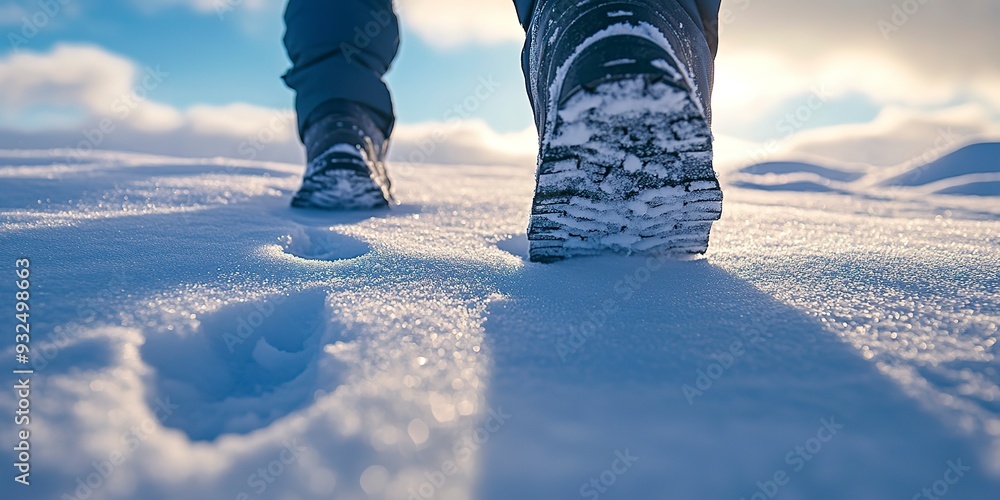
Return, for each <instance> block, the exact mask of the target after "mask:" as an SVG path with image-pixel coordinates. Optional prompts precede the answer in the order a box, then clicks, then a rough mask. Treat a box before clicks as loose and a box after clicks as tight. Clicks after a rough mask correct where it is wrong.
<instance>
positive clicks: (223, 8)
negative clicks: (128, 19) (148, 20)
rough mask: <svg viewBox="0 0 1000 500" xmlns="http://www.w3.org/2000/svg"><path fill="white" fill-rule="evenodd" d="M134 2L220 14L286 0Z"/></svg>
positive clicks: (147, 7)
mask: <svg viewBox="0 0 1000 500" xmlns="http://www.w3.org/2000/svg"><path fill="white" fill-rule="evenodd" d="M132 3H134V4H135V5H136V6H137V7H139V8H140V9H143V10H147V11H152V10H156V9H161V8H164V7H174V6H183V7H188V8H190V9H192V10H194V11H196V12H201V13H206V14H220V13H226V12H230V11H233V10H237V9H247V10H261V9H263V8H264V7H267V6H269V5H275V4H280V3H284V0H133V2H132Z"/></svg>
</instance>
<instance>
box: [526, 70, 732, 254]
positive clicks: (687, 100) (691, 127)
mask: <svg viewBox="0 0 1000 500" xmlns="http://www.w3.org/2000/svg"><path fill="white" fill-rule="evenodd" d="M695 99H696V97H695V96H693V95H692V93H691V92H690V91H689V90H688V89H686V88H683V87H682V86H681V85H678V84H677V82H674V81H670V80H669V79H665V78H661V77H659V76H658V75H638V76H627V77H623V78H616V79H613V80H609V81H608V80H606V81H602V82H599V83H597V84H595V85H591V86H588V87H584V88H582V89H580V90H578V91H576V92H575V93H573V94H572V95H571V96H569V97H568V98H566V99H563V100H562V104H560V105H559V107H558V110H557V113H558V116H557V118H556V120H555V124H554V127H553V129H552V132H551V133H549V134H546V135H545V137H546V139H545V140H544V141H543V144H542V145H541V154H540V159H539V165H538V171H537V187H536V189H535V198H534V201H533V203H532V208H531V218H530V221H529V225H528V240H529V244H530V246H529V253H530V258H531V260H532V261H535V262H554V261H558V260H562V259H565V258H569V257H576V256H586V255H600V254H608V253H621V254H628V255H668V256H675V257H685V256H690V255H699V254H703V253H705V251H707V249H708V240H709V234H710V232H711V228H712V223H713V222H714V221H716V220H718V219H719V218H720V216H721V214H722V190H721V189H720V187H719V182H718V180H717V178H716V175H715V172H714V170H713V169H712V135H711V130H710V127H709V124H708V123H707V121H706V119H705V116H704V113H703V112H702V111H701V109H700V107H699V106H698V105H697V104H695Z"/></svg>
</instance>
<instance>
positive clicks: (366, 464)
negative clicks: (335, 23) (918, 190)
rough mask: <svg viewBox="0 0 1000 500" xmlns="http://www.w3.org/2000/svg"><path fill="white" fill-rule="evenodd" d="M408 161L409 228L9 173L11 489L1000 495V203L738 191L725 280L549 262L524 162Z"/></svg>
mask: <svg viewBox="0 0 1000 500" xmlns="http://www.w3.org/2000/svg"><path fill="white" fill-rule="evenodd" d="M390 169H392V165H390ZM400 170H401V171H398V172H392V171H391V173H393V174H395V175H394V182H395V186H397V187H398V195H399V199H400V200H402V204H401V205H400V206H397V207H394V208H393V209H391V210H387V211H381V212H358V213H323V212H315V211H300V210H292V209H290V208H289V207H288V206H287V205H288V200H289V197H290V195H291V193H292V191H293V190H294V189H295V188H296V187H297V186H298V182H299V176H300V174H301V167H297V166H292V165H284V164H274V163H259V162H241V161H235V160H224V159H204V160H190V159H175V158H166V157H159V156H143V155H136V154H120V153H95V154H94V155H92V156H90V157H88V158H85V159H84V160H82V161H77V162H69V163H68V162H66V152H65V151H53V152H35V151H3V152H0V177H2V178H3V181H2V185H3V187H4V191H3V195H2V196H0V253H2V259H0V262H6V263H7V264H6V265H8V266H9V268H8V271H7V272H8V273H9V275H8V278H9V279H4V280H0V283H2V284H0V295H3V296H5V297H8V298H9V299H8V300H10V302H9V304H10V305H9V306H8V307H11V308H13V299H12V298H11V297H13V293H14V290H15V287H14V280H13V269H14V268H13V265H14V264H13V262H14V259H15V258H22V257H28V258H30V259H31V270H32V274H31V278H32V293H33V295H32V299H31V300H32V302H31V307H32V309H31V320H32V323H33V326H32V332H33V333H34V337H33V341H32V354H33V356H34V360H35V367H36V370H37V373H36V374H35V375H34V378H33V379H32V384H33V390H32V395H31V396H32V407H31V411H32V413H31V415H32V421H31V425H30V429H31V433H32V434H31V435H32V443H31V445H32V451H33V455H32V457H33V462H32V466H33V468H32V476H31V477H32V485H31V486H30V487H23V486H21V485H17V484H15V483H13V482H12V481H10V479H9V478H10V477H11V476H13V471H14V469H13V468H8V469H7V470H8V474H10V476H9V477H8V479H5V481H6V482H5V483H4V486H3V488H2V490H0V496H2V497H3V498H23V499H47V500H48V499H57V498H83V497H85V496H86V497H87V498H92V499H137V498H141V499H144V500H156V499H203V498H204V499H209V498H210V499H232V498H266V499H280V500H284V499H313V498H336V499H354V498H393V499H396V498H399V499H406V500H409V499H413V498H424V497H433V498H446V499H462V498H483V499H504V500H508V499H514V498H526V499H534V498H538V499H564V498H566V499H569V498H625V499H660V498H664V499H667V498H678V499H692V498H732V499H740V498H746V499H751V498H753V499H758V498H769V497H770V495H769V494H768V492H773V490H772V488H775V489H776V498H789V499H794V498H808V499H827V498H829V499H843V498H851V499H885V498H916V497H917V496H918V495H921V494H922V490H923V489H925V488H926V489H928V490H927V491H933V490H932V488H935V487H937V488H939V489H940V488H941V487H945V488H946V489H947V498H963V499H990V498H996V492H997V491H1000V479H998V474H1000V417H998V414H1000V402H998V401H1000V388H998V384H1000V374H998V362H997V358H996V349H997V347H996V345H995V344H996V339H997V335H998V332H997V325H998V323H1000V307H998V298H997V292H996V291H997V289H998V285H1000V277H998V273H997V270H998V269H1000V251H998V249H1000V208H998V207H997V204H996V203H995V202H994V200H996V198H992V197H985V198H984V197H969V196H925V197H920V198H913V197H909V196H903V195H900V196H898V197H895V196H885V197H881V198H876V197H872V196H862V195H841V194H828V193H795V192H785V193H775V192H769V191H761V190H751V189H743V188H738V187H733V186H729V187H728V188H727V189H726V205H725V213H724V216H723V219H722V220H721V221H719V222H718V223H716V226H715V230H714V231H713V236H712V246H711V248H710V250H709V253H708V255H707V258H705V259H701V260H696V261H692V262H661V261H657V260H655V259H654V260H647V259H643V258H627V257H603V258H580V259H575V260H570V261H566V262H561V263H557V264H549V265H543V264H533V263H529V262H526V261H525V259H524V258H523V255H524V253H525V251H526V244H525V239H524V234H523V233H524V228H525V225H526V221H527V216H528V212H529V207H530V202H531V193H532V189H533V170H532V168H531V167H530V166H525V168H509V167H454V166H451V167H436V166H419V167H413V168H409V169H400ZM11 316H12V315H10V316H8V319H6V320H5V321H6V322H7V325H8V326H9V327H10V328H8V329H7V331H8V332H12V331H13V321H14V320H13V318H12V317H11ZM2 339H3V340H2V344H0V348H2V349H3V352H4V354H3V356H4V357H5V359H9V360H12V359H13V352H12V348H11V345H12V344H11V343H12V342H13V335H12V334H7V335H4V336H3V337H2ZM10 363H13V362H12V361H11V362H10ZM5 366H8V367H9V366H10V364H5ZM9 377H10V376H8V380H11V378H9ZM694 389H697V391H695V390H694ZM13 398H14V393H13V391H11V390H7V391H0V407H2V408H4V412H5V413H6V412H9V413H8V415H10V414H12V413H13V408H14V404H15V402H14V399H13ZM0 422H2V423H0V444H2V445H3V446H4V448H5V449H7V450H10V449H11V448H12V447H13V445H14V436H15V430H16V428H15V426H14V425H13V422H12V419H11V418H9V417H8V416H4V417H3V418H2V419H0ZM841 426H842V427H841ZM833 431H836V432H835V433H834V432H833ZM8 453H9V452H8ZM118 454H121V460H120V463H117V464H116V465H113V466H110V468H109V466H108V464H110V460H112V457H115V458H117V457H118V456H119V455H118ZM7 456H8V457H10V456H11V455H7ZM621 457H626V458H627V460H623V458H621ZM629 457H634V458H629ZM804 457H808V460H806V459H805V458H804ZM626 463H628V464H629V465H627V466H626V465H624V464H626ZM959 464H961V465H962V466H963V467H971V469H969V470H964V469H962V475H961V476H960V477H958V478H957V482H954V484H948V483H946V482H944V481H945V479H946V478H951V479H955V474H954V473H948V472H947V471H948V470H949V467H951V466H958V465H959ZM101 471H104V472H106V473H107V474H105V475H101V474H100V472H101ZM616 471H617V472H616ZM105 476H106V477H105ZM776 478H777V479H779V480H781V482H782V483H785V484H782V485H777V483H772V482H771V481H774V480H775V479H776ZM592 479H593V480H595V481H597V484H598V485H600V488H601V489H604V491H601V490H596V489H595V490H589V489H587V488H588V486H587V485H588V484H590V481H591V480H592ZM602 480H603V481H604V484H610V486H608V487H606V488H605V486H604V485H603V484H601V481H602ZM88 481H89V482H90V486H86V484H87V482H88ZM81 485H82V486H81ZM592 491H593V493H591V492H592ZM931 494H933V493H931ZM64 495H65V496H64ZM241 495H243V496H241ZM414 495H416V496H414ZM941 496H944V495H941Z"/></svg>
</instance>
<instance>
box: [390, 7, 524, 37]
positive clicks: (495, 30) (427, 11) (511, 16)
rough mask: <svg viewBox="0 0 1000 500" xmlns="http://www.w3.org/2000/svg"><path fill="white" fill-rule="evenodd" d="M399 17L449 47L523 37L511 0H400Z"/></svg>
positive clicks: (423, 34)
mask: <svg viewBox="0 0 1000 500" xmlns="http://www.w3.org/2000/svg"><path fill="white" fill-rule="evenodd" d="M396 3H397V8H398V14H399V18H400V21H401V22H402V23H403V24H404V25H405V26H407V27H409V28H410V29H412V30H413V31H414V32H415V33H416V34H417V35H418V36H419V37H420V38H422V39H423V40H424V41H425V42H427V43H428V44H430V45H433V46H435V47H442V48H449V47H455V46H459V45H464V44H469V43H478V44H494V43H502V42H518V43H521V42H523V41H524V29H523V28H521V25H520V24H519V23H518V22H517V14H516V13H515V11H514V5H513V3H512V2H511V1H510V0H475V1H469V0H398V1H397V2H396Z"/></svg>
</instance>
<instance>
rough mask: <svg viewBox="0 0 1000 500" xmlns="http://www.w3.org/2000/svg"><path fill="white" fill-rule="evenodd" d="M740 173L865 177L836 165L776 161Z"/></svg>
mask: <svg viewBox="0 0 1000 500" xmlns="http://www.w3.org/2000/svg"><path fill="white" fill-rule="evenodd" d="M739 173H741V174H747V175H790V174H813V175H816V176H819V177H821V178H823V179H828V180H831V181H836V182H852V181H856V180H858V179H860V178H862V177H864V175H865V174H864V172H856V171H851V170H846V169H838V168H834V167H825V166H822V165H816V164H814V163H805V162H791V161H776V162H767V163H758V164H756V165H750V166H747V167H743V168H741V169H739Z"/></svg>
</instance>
